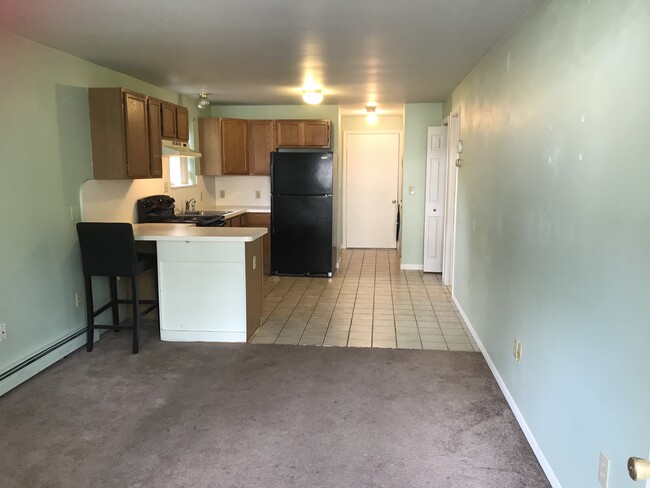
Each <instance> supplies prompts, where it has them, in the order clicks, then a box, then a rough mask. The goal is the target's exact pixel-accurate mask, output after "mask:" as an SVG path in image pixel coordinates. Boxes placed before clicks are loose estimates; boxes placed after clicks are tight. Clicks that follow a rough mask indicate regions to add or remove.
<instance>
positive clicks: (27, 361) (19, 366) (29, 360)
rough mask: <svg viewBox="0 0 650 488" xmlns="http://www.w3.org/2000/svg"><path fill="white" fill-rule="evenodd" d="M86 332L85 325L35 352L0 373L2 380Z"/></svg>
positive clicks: (0, 380) (0, 379)
mask: <svg viewBox="0 0 650 488" xmlns="http://www.w3.org/2000/svg"><path fill="white" fill-rule="evenodd" d="M85 333H86V328H85V327H84V328H83V329H81V330H78V331H77V332H75V333H73V334H71V335H69V336H68V337H65V338H63V339H61V340H60V341H59V342H57V343H56V344H52V345H51V346H50V347H48V348H47V349H43V350H42V351H41V352H38V353H36V354H34V355H33V356H31V357H29V358H27V359H25V360H24V361H22V362H21V363H19V364H17V365H16V366H14V367H13V368H11V369H9V370H7V371H5V372H4V373H2V374H0V382H2V381H4V380H6V379H7V378H9V377H10V376H11V375H14V374H16V373H18V372H19V371H21V370H23V369H25V368H26V367H27V366H29V365H30V364H32V363H35V362H36V361H38V360H39V359H41V358H43V357H45V356H47V355H48V354H50V353H51V352H52V351H55V350H57V349H58V348H59V347H61V346H63V345H65V344H67V343H68V342H70V341H73V340H75V339H76V338H77V337H79V336H81V335H84V334H85Z"/></svg>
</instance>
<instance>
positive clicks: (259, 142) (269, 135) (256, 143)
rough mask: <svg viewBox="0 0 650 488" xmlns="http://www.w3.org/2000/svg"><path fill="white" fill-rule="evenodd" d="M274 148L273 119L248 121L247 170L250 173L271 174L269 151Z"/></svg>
mask: <svg viewBox="0 0 650 488" xmlns="http://www.w3.org/2000/svg"><path fill="white" fill-rule="evenodd" d="M274 150H275V124H274V122H273V120H249V121H248V170H249V172H250V174H252V175H270V174H271V153H272V152H273V151H274Z"/></svg>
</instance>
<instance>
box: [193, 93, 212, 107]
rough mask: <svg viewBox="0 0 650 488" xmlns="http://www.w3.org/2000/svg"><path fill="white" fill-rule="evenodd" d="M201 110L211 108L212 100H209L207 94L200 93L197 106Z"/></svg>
mask: <svg viewBox="0 0 650 488" xmlns="http://www.w3.org/2000/svg"><path fill="white" fill-rule="evenodd" d="M196 106H197V107H199V108H206V107H209V106H210V100H208V94H207V93H199V102H198V103H197V104H196Z"/></svg>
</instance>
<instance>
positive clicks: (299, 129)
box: [275, 120, 305, 147]
mask: <svg viewBox="0 0 650 488" xmlns="http://www.w3.org/2000/svg"><path fill="white" fill-rule="evenodd" d="M275 131H276V134H277V146H278V147H300V146H302V145H303V141H304V140H305V134H304V125H303V124H302V123H301V121H299V120H276V121H275Z"/></svg>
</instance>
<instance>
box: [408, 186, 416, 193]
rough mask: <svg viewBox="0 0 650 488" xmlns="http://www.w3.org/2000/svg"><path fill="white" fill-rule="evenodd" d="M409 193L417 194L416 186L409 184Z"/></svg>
mask: <svg viewBox="0 0 650 488" xmlns="http://www.w3.org/2000/svg"><path fill="white" fill-rule="evenodd" d="M409 195H415V187H414V186H409Z"/></svg>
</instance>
